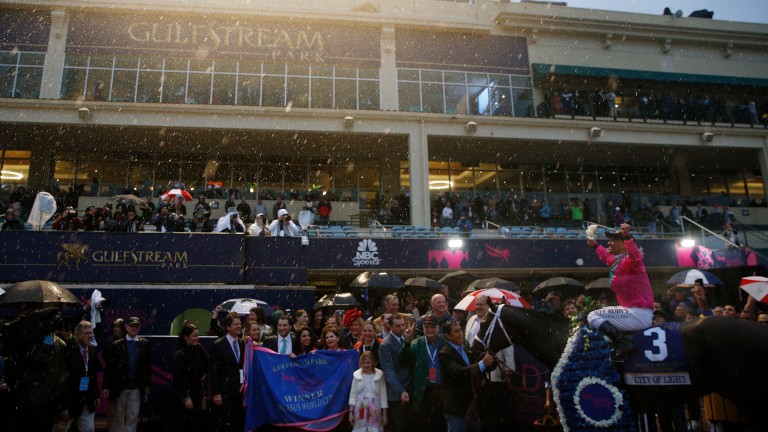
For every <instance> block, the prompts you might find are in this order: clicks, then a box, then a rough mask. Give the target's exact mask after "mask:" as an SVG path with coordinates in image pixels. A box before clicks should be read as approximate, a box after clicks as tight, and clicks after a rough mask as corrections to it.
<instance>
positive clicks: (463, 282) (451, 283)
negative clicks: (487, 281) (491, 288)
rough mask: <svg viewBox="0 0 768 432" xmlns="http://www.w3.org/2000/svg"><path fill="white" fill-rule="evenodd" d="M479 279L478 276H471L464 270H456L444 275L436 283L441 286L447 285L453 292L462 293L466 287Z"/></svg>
mask: <svg viewBox="0 0 768 432" xmlns="http://www.w3.org/2000/svg"><path fill="white" fill-rule="evenodd" d="M478 279H480V278H479V277H478V276H476V275H473V274H472V273H469V272H467V271H464V270H457V271H454V272H450V273H446V275H445V276H443V277H441V278H440V279H438V280H437V281H438V282H440V283H441V284H443V285H447V286H448V288H450V289H451V291H453V292H463V291H464V290H466V289H467V286H468V285H469V284H470V283H471V282H474V281H476V280H478Z"/></svg>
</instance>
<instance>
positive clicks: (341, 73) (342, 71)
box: [336, 66, 357, 78]
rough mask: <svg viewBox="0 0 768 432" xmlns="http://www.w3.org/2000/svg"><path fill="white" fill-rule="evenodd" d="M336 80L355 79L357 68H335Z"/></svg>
mask: <svg viewBox="0 0 768 432" xmlns="http://www.w3.org/2000/svg"><path fill="white" fill-rule="evenodd" d="M336 78H357V68H354V67H347V66H336Z"/></svg>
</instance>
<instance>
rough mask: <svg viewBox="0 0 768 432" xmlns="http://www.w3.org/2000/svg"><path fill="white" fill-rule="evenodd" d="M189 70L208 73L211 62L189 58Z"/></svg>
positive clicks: (210, 68)
mask: <svg viewBox="0 0 768 432" xmlns="http://www.w3.org/2000/svg"><path fill="white" fill-rule="evenodd" d="M189 70H190V71H194V72H205V73H210V72H211V71H213V63H212V62H211V61H210V60H190V61H189Z"/></svg>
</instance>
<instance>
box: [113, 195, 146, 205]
mask: <svg viewBox="0 0 768 432" xmlns="http://www.w3.org/2000/svg"><path fill="white" fill-rule="evenodd" d="M107 201H108V202H120V201H122V202H125V203H126V204H131V205H133V206H134V207H135V208H149V204H147V202H146V201H145V200H143V199H141V198H139V197H137V196H136V195H134V194H125V195H114V196H112V197H111V198H109V199H108V200H107Z"/></svg>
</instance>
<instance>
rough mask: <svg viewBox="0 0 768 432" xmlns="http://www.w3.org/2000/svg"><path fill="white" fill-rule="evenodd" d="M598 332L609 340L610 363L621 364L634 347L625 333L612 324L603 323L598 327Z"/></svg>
mask: <svg viewBox="0 0 768 432" xmlns="http://www.w3.org/2000/svg"><path fill="white" fill-rule="evenodd" d="M598 331H599V332H600V333H602V334H604V335H606V336H608V337H609V338H611V342H612V343H611V347H612V348H613V350H612V351H611V361H612V362H614V363H623V362H624V360H626V358H627V354H629V353H630V352H632V351H634V350H635V345H634V344H633V343H632V340H631V339H630V338H629V337H628V336H627V334H626V333H624V332H622V331H621V330H619V329H617V328H616V327H615V326H614V325H613V324H611V323H610V322H608V321H605V322H604V323H602V324H601V325H600V328H599V329H598Z"/></svg>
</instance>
